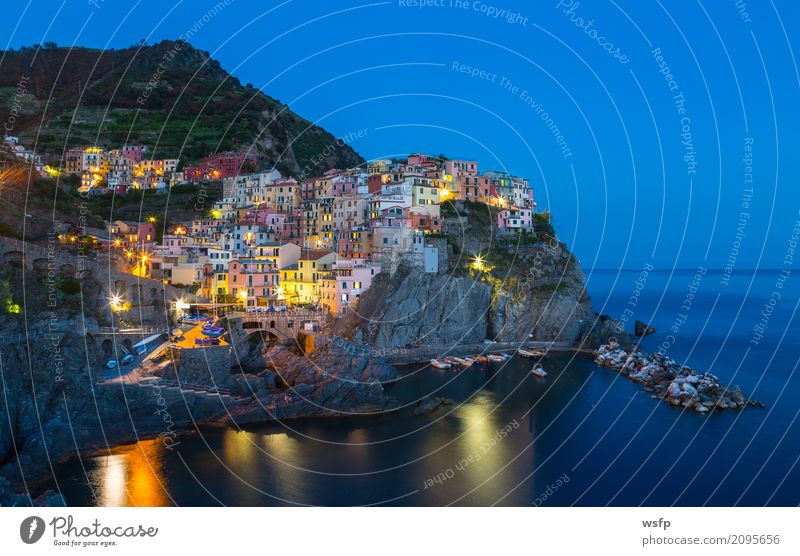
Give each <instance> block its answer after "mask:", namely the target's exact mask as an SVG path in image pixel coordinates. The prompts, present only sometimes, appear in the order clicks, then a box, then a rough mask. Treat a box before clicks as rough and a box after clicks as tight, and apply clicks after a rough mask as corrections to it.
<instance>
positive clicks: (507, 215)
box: [497, 208, 533, 231]
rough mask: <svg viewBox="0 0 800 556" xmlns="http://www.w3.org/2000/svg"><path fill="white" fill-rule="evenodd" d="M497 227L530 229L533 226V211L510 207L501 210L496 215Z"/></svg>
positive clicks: (502, 228) (503, 228)
mask: <svg viewBox="0 0 800 556" xmlns="http://www.w3.org/2000/svg"><path fill="white" fill-rule="evenodd" d="M497 227H498V228H499V229H501V230H508V231H513V230H530V229H532V228H533V211H532V210H530V209H517V208H511V209H506V210H501V211H500V212H499V213H498V215H497Z"/></svg>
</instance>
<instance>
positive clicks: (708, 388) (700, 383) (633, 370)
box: [595, 342, 765, 414]
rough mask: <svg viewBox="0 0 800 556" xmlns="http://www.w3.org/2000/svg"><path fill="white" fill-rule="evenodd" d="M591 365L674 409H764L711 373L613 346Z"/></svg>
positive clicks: (602, 349) (607, 346)
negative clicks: (612, 372) (617, 375)
mask: <svg viewBox="0 0 800 556" xmlns="http://www.w3.org/2000/svg"><path fill="white" fill-rule="evenodd" d="M595 362H597V364H598V365H602V366H603V367H606V368H609V369H614V370H615V371H617V372H619V373H620V374H623V375H625V376H627V377H628V378H629V379H631V380H633V381H634V382H638V383H640V384H643V385H644V389H645V390H646V391H648V392H653V397H654V398H656V399H660V400H663V401H664V402H666V403H668V404H670V405H673V406H676V407H685V408H688V409H692V410H694V411H696V412H697V413H701V414H707V413H709V412H711V411H713V410H715V409H744V408H745V407H747V406H750V407H762V408H763V407H765V405H764V404H763V403H761V402H757V401H755V400H751V399H749V398H747V397H746V396H744V395H743V394H742V391H741V389H740V388H739V387H738V386H725V385H723V384H721V383H720V381H719V378H717V377H716V376H714V375H712V374H711V373H700V372H697V371H695V370H693V369H690V368H689V367H686V366H683V365H680V364H679V363H677V362H675V361H674V360H673V359H671V358H669V357H667V356H664V355H661V354H654V355H646V354H643V353H641V352H640V351H630V352H628V351H626V350H624V349H622V348H620V347H619V345H618V344H616V343H615V342H611V343H610V344H605V345H602V346H600V348H599V349H598V350H597V351H596V352H595Z"/></svg>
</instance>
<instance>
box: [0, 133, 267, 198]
mask: <svg viewBox="0 0 800 556" xmlns="http://www.w3.org/2000/svg"><path fill="white" fill-rule="evenodd" d="M2 148H3V150H6V151H8V152H10V153H11V154H13V155H14V156H16V157H17V158H19V159H20V160H21V161H23V162H25V163H26V164H30V165H32V166H33V168H34V170H36V171H37V172H39V173H40V174H41V175H43V176H52V177H55V176H58V175H59V174H64V175H76V176H79V177H80V178H81V185H80V192H81V193H82V194H86V195H103V194H107V193H112V192H115V193H118V194H124V193H125V192H126V191H127V190H128V189H129V188H134V189H156V190H162V191H164V192H165V193H166V191H167V189H168V188H169V187H171V186H173V185H176V184H180V183H190V182H199V181H207V180H221V179H224V178H228V177H231V176H238V175H240V174H242V173H246V172H250V171H254V170H255V169H257V168H258V157H257V156H256V155H255V154H254V153H250V152H246V151H241V152H219V153H214V154H210V155H208V156H206V157H205V158H204V159H203V160H201V161H200V162H198V163H196V164H194V165H192V166H188V167H186V168H185V169H183V170H179V169H178V168H179V164H178V159H177V158H153V157H151V156H149V154H150V150H149V148H148V147H147V146H145V145H123V146H120V147H118V148H115V149H105V148H103V147H98V146H83V147H74V148H70V149H68V150H66V151H65V152H64V153H63V157H60V159H59V160H56V161H54V162H52V163H51V164H49V165H46V164H45V163H44V162H43V160H42V157H41V156H40V155H39V154H37V153H36V152H34V151H32V150H29V149H27V148H25V147H24V146H23V145H22V144H20V142H19V138H18V137H15V136H6V137H5V139H4V141H3V144H2ZM51 158H52V157H51Z"/></svg>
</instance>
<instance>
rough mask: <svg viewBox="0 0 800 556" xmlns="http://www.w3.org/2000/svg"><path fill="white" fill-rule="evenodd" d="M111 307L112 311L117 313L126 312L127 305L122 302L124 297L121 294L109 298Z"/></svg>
mask: <svg viewBox="0 0 800 556" xmlns="http://www.w3.org/2000/svg"><path fill="white" fill-rule="evenodd" d="M108 304H109V305H110V306H111V310H112V311H114V312H115V313H119V312H120V311H124V310H125V304H124V303H123V301H122V297H121V296H120V295H119V294H116V293H115V294H114V295H112V296H111V297H110V298H109V303H108Z"/></svg>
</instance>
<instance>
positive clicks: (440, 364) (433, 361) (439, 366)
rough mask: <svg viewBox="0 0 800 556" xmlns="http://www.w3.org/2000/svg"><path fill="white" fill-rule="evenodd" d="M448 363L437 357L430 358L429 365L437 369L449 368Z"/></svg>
mask: <svg viewBox="0 0 800 556" xmlns="http://www.w3.org/2000/svg"><path fill="white" fill-rule="evenodd" d="M450 366H451V365H450V363H445V362H444V361H439V360H438V359H431V367H436V368H437V369H449V368H450Z"/></svg>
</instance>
